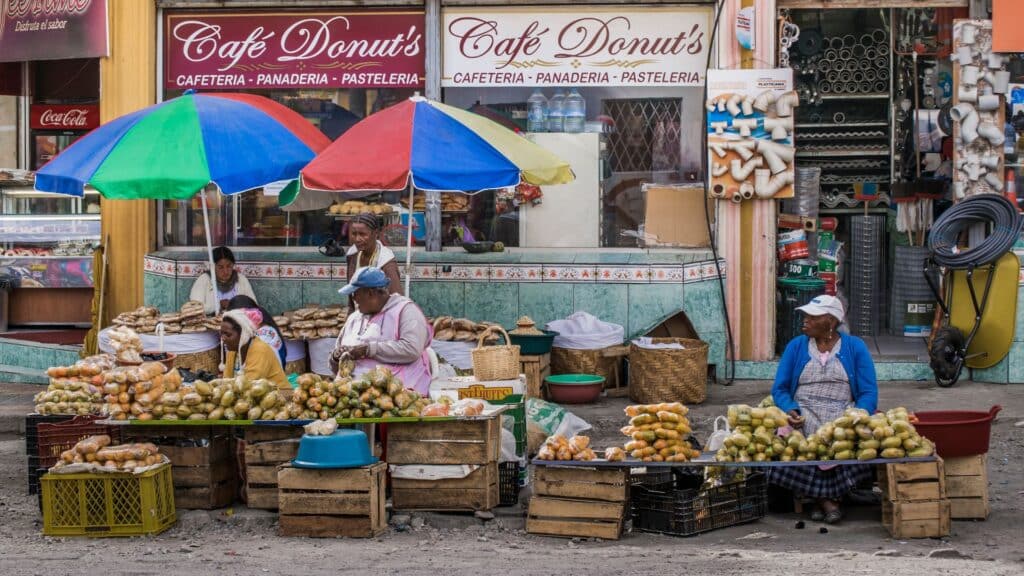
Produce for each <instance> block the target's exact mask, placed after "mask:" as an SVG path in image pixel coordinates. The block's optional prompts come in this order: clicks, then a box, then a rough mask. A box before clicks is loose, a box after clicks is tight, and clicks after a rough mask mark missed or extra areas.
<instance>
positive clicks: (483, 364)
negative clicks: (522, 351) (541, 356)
mask: <svg viewBox="0 0 1024 576" xmlns="http://www.w3.org/2000/svg"><path fill="white" fill-rule="evenodd" d="M495 330H497V331H499V332H500V333H501V335H502V336H504V337H505V342H506V344H504V345H501V346H484V339H485V338H487V336H488V335H489V334H490V333H491V332H492V331H495ZM508 342H509V338H508V332H505V329H504V328H502V327H501V326H495V327H493V328H491V329H489V330H486V331H484V332H483V333H481V334H480V338H479V339H478V340H477V343H476V348H475V349H473V350H472V356H473V375H474V376H476V379H477V380H478V381H480V382H491V381H494V380H515V379H516V378H519V346H513V345H510V344H508Z"/></svg>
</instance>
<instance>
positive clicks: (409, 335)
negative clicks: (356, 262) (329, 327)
mask: <svg viewBox="0 0 1024 576" xmlns="http://www.w3.org/2000/svg"><path fill="white" fill-rule="evenodd" d="M389 285H390V281H389V280H388V277H387V275H386V274H384V272H383V271H381V270H380V269H379V268H360V269H359V270H356V272H355V274H353V275H352V279H351V280H350V281H349V283H348V285H347V286H345V287H344V288H342V289H341V290H339V291H338V292H339V293H341V294H342V295H343V296H352V298H353V299H354V300H355V304H356V311H355V312H352V313H351V314H349V316H348V320H347V321H346V322H345V327H344V328H343V329H342V331H341V335H339V336H338V341H337V344H336V345H335V348H334V351H333V352H332V353H331V359H330V363H331V371H332V372H335V373H337V371H338V363H339V361H340V360H341V359H342V357H343V356H346V355H347V357H348V358H349V359H351V360H354V361H355V362H356V366H355V370H354V371H353V375H355V376H359V375H361V374H364V373H366V372H368V371H370V370H372V369H373V368H375V367H377V366H384V367H386V368H389V369H391V372H392V373H393V374H394V375H395V376H397V377H398V379H399V380H401V381H402V384H404V385H405V387H406V388H409V389H412V390H415V391H417V392H419V393H420V394H422V395H424V396H425V395H427V394H428V393H429V392H430V378H431V375H430V355H429V352H428V347H429V346H430V340H431V328H430V324H428V323H427V318H426V316H424V315H423V312H422V311H420V308H419V306H416V304H415V303H413V301H412V300H410V299H408V298H406V297H405V296H402V295H401V294H391V293H390V292H389V289H388V286H389Z"/></svg>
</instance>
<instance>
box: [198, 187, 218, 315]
mask: <svg viewBox="0 0 1024 576" xmlns="http://www.w3.org/2000/svg"><path fill="white" fill-rule="evenodd" d="M199 194H200V196H201V198H202V201H203V228H205V229H206V255H207V257H208V258H209V260H210V292H212V293H213V308H214V309H213V313H214V314H216V313H217V312H218V311H219V308H218V306H219V305H220V303H219V302H217V265H216V263H214V261H213V238H212V237H211V236H210V214H209V207H208V206H207V202H206V187H205V186H204V187H203V190H202V191H201V192H200V193H199Z"/></svg>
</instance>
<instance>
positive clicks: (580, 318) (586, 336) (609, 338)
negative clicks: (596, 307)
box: [547, 312, 626, 350]
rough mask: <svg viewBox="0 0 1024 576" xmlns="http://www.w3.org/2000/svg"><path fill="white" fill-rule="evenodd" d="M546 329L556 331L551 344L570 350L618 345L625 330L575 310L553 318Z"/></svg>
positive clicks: (623, 336) (597, 348)
mask: <svg viewBox="0 0 1024 576" xmlns="http://www.w3.org/2000/svg"><path fill="white" fill-rule="evenodd" d="M547 329H548V330H554V331H555V332H558V336H555V339H554V342H553V343H552V345H553V346H555V347H557V348H568V349H572V350H600V349H601V348H607V347H609V346H618V345H619V344H622V341H623V340H624V339H625V337H626V330H625V328H623V327H622V326H619V325H618V324H612V323H611V322H602V321H601V320H600V319H598V318H597V317H596V316H593V315H591V314H588V313H586V312H576V313H573V314H571V315H569V317H568V318H566V319H564V320H554V321H552V322H549V323H548V325H547Z"/></svg>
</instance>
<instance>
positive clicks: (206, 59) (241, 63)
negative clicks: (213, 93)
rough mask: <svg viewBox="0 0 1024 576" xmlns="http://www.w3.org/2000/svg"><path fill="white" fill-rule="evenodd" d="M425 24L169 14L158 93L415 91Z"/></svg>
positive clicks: (398, 18) (387, 17) (329, 14)
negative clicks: (189, 90) (162, 88)
mask: <svg viewBox="0 0 1024 576" xmlns="http://www.w3.org/2000/svg"><path fill="white" fill-rule="evenodd" d="M424 24H425V16H424V12H423V10H403V11H381V10H375V11H355V10H352V11H331V10H320V11H317V12H250V13H239V12H237V11H233V12H230V13H228V12H214V11H209V10H207V11H202V12H177V11H169V12H168V13H167V15H166V17H165V20H164V39H163V43H164V86H166V87H167V88H170V89H172V90H181V89H187V88H195V89H200V90H201V89H211V88H212V89H252V88H416V87H420V86H422V85H423V83H424V75H425V62H426V55H425V51H426V44H425V42H426V41H425V33H424Z"/></svg>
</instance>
